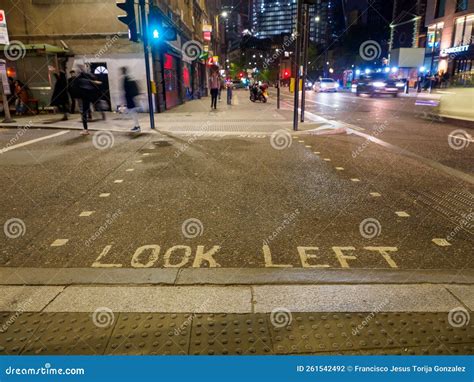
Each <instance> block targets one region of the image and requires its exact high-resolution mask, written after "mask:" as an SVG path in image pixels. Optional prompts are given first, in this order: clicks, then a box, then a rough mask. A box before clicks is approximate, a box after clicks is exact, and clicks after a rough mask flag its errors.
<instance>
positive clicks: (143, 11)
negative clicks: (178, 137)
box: [138, 0, 155, 129]
mask: <svg viewBox="0 0 474 382" xmlns="http://www.w3.org/2000/svg"><path fill="white" fill-rule="evenodd" d="M138 7H139V9H140V20H141V36H142V41H143V51H144V53H145V74H146V90H147V95H148V109H149V114H150V127H151V128H152V129H155V108H154V105H153V94H152V91H151V70H150V55H149V52H148V28H147V27H148V23H147V18H146V9H145V0H140V2H139V4H138Z"/></svg>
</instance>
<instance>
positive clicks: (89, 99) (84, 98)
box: [72, 65, 101, 135]
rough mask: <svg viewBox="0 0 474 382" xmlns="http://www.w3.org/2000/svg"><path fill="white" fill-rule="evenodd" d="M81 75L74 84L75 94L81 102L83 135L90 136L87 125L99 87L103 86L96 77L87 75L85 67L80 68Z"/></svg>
mask: <svg viewBox="0 0 474 382" xmlns="http://www.w3.org/2000/svg"><path fill="white" fill-rule="evenodd" d="M78 72H79V75H78V76H77V77H76V79H75V80H74V82H73V86H72V89H73V92H74V93H75V94H76V95H77V97H78V98H79V99H80V100H81V119H82V127H83V129H84V130H83V131H82V132H81V135H89V129H88V124H87V119H88V115H89V114H90V110H91V103H93V102H94V101H95V100H96V99H97V86H99V85H100V84H101V82H100V81H97V79H96V78H95V76H94V75H93V74H91V73H87V72H86V69H85V67H84V66H83V65H80V66H78Z"/></svg>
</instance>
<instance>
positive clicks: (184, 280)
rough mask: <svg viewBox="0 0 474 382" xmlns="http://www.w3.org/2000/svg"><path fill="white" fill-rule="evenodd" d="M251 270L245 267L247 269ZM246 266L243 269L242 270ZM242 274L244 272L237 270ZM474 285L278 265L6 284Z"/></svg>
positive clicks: (461, 277)
mask: <svg viewBox="0 0 474 382" xmlns="http://www.w3.org/2000/svg"><path fill="white" fill-rule="evenodd" d="M242 270H245V272H242ZM239 271H240V272H239ZM236 275H238V276H236ZM422 283H429V284H433V285H435V284H451V285H464V284H470V285H474V270H472V269H468V270H462V271H459V270H443V269H433V270H419V269H417V270H410V269H403V270H402V269H399V270H391V269H351V270H344V269H324V270H321V269H304V268H301V269H276V268H245V269H243V268H211V269H209V268H206V269H200V268H181V269H177V268H149V269H134V268H115V269H114V268H107V269H105V268H102V269H101V268H9V267H0V285H49V286H53V285H180V286H186V285H280V284H284V285H316V284H317V285H322V284H329V285H341V284H350V285H360V284H422Z"/></svg>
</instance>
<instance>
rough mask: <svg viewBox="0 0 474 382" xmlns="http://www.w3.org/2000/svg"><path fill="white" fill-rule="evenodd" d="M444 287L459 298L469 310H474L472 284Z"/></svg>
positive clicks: (473, 289)
mask: <svg viewBox="0 0 474 382" xmlns="http://www.w3.org/2000/svg"><path fill="white" fill-rule="evenodd" d="M446 288H448V289H449V290H450V291H451V293H453V294H454V295H455V296H456V297H457V298H459V300H461V301H462V302H463V304H464V305H466V306H467V307H468V308H469V309H470V310H473V311H474V288H473V287H472V285H448V286H446Z"/></svg>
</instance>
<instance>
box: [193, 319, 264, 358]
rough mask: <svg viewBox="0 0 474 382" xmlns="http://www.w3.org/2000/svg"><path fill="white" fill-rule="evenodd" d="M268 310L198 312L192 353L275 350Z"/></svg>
mask: <svg viewBox="0 0 474 382" xmlns="http://www.w3.org/2000/svg"><path fill="white" fill-rule="evenodd" d="M265 316H266V315H265V314H196V315H195V318H194V320H193V326H192V333H191V348H190V354H196V355H197V354H208V355H214V354H219V355H226V354H272V353H273V349H272V344H271V339H270V334H269V331H268V326H267V321H266V317H265Z"/></svg>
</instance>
